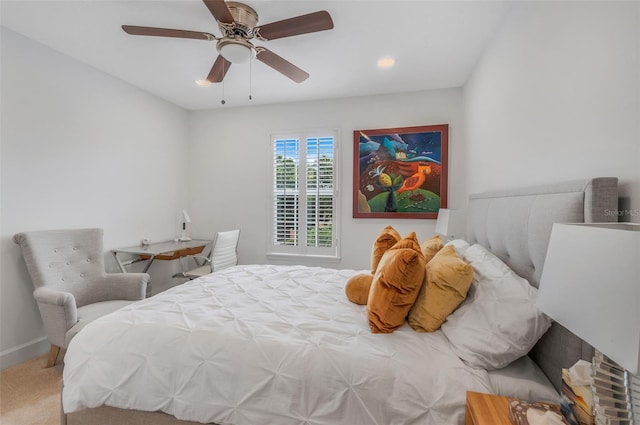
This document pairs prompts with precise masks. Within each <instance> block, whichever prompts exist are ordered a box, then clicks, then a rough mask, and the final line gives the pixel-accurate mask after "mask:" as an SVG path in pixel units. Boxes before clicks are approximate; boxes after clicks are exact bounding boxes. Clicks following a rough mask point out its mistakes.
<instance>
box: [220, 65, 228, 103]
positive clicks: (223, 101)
mask: <svg viewBox="0 0 640 425" xmlns="http://www.w3.org/2000/svg"><path fill="white" fill-rule="evenodd" d="M224 65H225V64H224V61H223V62H222V75H224ZM220 103H222V104H223V105H224V104H225V103H227V102H226V101H225V100H224V80H222V102H220Z"/></svg>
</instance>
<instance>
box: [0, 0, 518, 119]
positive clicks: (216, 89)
mask: <svg viewBox="0 0 640 425" xmlns="http://www.w3.org/2000/svg"><path fill="white" fill-rule="evenodd" d="M245 3H247V4H248V5H250V6H251V7H253V8H254V9H255V10H256V11H257V12H258V15H259V25H260V24H265V23H269V22H273V21H278V20H281V19H286V18H289V17H293V16H297V15H302V14H306V13H310V12H314V11H317V10H327V11H328V12H329V13H330V14H331V17H332V18H333V22H334V29H333V30H330V31H323V32H318V33H313V34H305V35H300V36H296V37H290V38H283V39H279V40H273V41H268V42H259V41H257V42H256V43H255V44H257V45H264V46H265V47H267V48H269V49H270V50H272V51H273V52H275V53H277V54H279V55H280V56H282V57H284V58H285V59H287V60H289V61H290V62H292V63H294V64H295V65H297V66H298V67H300V68H302V69H303V70H305V71H307V72H308V73H309V74H311V77H310V78H309V79H308V80H306V81H305V82H303V83H301V84H296V83H294V82H292V81H291V80H289V79H288V78H286V77H284V76H282V75H281V74H279V73H278V72H276V71H274V70H273V69H271V68H269V67H267V66H266V65H264V64H263V63H261V62H259V61H255V60H254V61H253V64H252V66H251V69H252V72H251V78H250V72H249V69H250V66H249V65H248V64H238V65H234V66H232V67H231V68H230V69H229V72H228V73H227V75H226V77H225V82H224V96H225V100H226V105H225V106H224V107H233V106H240V105H248V104H265V103H278V102H291V101H301V100H312V99H328V98H340V97H350V96H362V95H371V94H383V93H396V92H407V91H413V90H427V89H438V88H448V87H460V86H462V85H463V84H464V83H465V81H466V79H467V78H468V76H469V74H470V73H471V71H472V69H473V67H474V65H475V63H476V62H477V60H478V59H479V57H480V56H481V54H482V52H483V50H484V48H485V47H486V45H487V44H488V43H489V42H490V39H491V37H492V35H493V34H494V32H495V31H496V28H497V27H498V25H499V24H500V22H501V21H502V19H503V17H504V15H505V13H506V11H507V8H508V7H509V4H508V2H502V1H451V0H448V1H415V0H414V1H382V0H368V1H363V0H360V1H345V0H343V1H315V0H297V1H266V0H246V1H245ZM0 7H1V10H0V16H1V22H2V25H3V26H5V27H7V28H9V29H11V30H13V31H15V32H17V33H20V34H22V35H24V36H26V37H29V38H31V39H33V40H35V41H38V42H40V43H42V44H44V45H46V46H49V47H51V48H53V49H55V50H57V51H60V52H62V53H64V54H66V55H68V56H71V57H73V58H75V59H77V60H79V61H81V62H84V63H86V64H89V65H91V66H94V67H96V68H98V69H100V70H102V71H104V72H106V73H108V74H111V75H113V76H115V77H118V78H120V79H122V80H124V81H126V82H128V83H130V84H132V85H134V86H137V87H140V88H141V89H143V90H146V91H148V92H150V93H153V94H155V95H157V96H159V97H161V98H163V99H166V100H168V101H169V102H172V103H174V104H176V105H178V106H181V107H183V108H185V109H189V110H198V109H210V108H218V107H223V106H222V105H221V99H222V94H223V85H222V84H215V85H212V86H209V87H204V88H203V87H199V86H197V85H196V84H194V80H196V79H201V78H206V76H207V74H208V73H209V70H210V69H211V66H212V65H213V62H214V60H215V59H216V56H217V52H216V49H215V42H210V41H202V40H190V39H173V38H165V37H143V36H131V35H128V34H126V33H124V31H122V29H121V28H120V25H122V24H128V25H139V26H151V27H162V28H174V29H185V30H194V31H203V32H209V33H212V34H214V35H216V36H218V35H220V31H219V30H218V27H217V24H216V22H215V20H214V19H213V17H212V16H211V14H210V13H209V11H208V9H207V8H206V6H205V5H204V3H203V2H202V1H201V0H178V1H166V0H161V1H155V0H134V1H131V0H122V1H102V0H71V1H56V0H49V1H30V0H20V1H8V0H1V2H0ZM382 56H393V57H394V58H395V59H396V65H395V66H394V67H393V68H391V69H385V70H382V69H378V68H377V67H376V61H377V60H378V59H379V58H380V57H382ZM250 81H251V86H252V95H253V100H252V101H250V100H249V99H248V97H249V86H250V84H249V83H250Z"/></svg>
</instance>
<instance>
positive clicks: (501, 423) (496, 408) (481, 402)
mask: <svg viewBox="0 0 640 425" xmlns="http://www.w3.org/2000/svg"><path fill="white" fill-rule="evenodd" d="M464 423H465V425H512V422H511V419H510V418H509V399H508V398H507V397H503V396H499V395H493V394H485V393H476V392H473V391H467V407H466V414H465V422H464Z"/></svg>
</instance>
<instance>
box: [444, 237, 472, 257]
mask: <svg viewBox="0 0 640 425" xmlns="http://www.w3.org/2000/svg"><path fill="white" fill-rule="evenodd" d="M447 245H453V249H455V250H456V254H458V257H460V258H464V253H465V252H466V251H467V249H469V247H471V245H469V242H467V241H465V240H464V239H454V240H452V241H449V242H447V243H446V244H444V246H447Z"/></svg>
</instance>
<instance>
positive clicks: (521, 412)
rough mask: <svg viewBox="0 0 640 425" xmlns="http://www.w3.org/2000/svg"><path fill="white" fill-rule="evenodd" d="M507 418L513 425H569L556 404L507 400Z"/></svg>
mask: <svg viewBox="0 0 640 425" xmlns="http://www.w3.org/2000/svg"><path fill="white" fill-rule="evenodd" d="M509 417H510V418H511V422H512V423H513V424H514V425H569V423H568V422H567V421H566V420H565V419H564V417H563V416H562V413H561V412H560V406H558V405H557V404H551V403H543V402H530V401H524V400H519V399H509Z"/></svg>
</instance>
